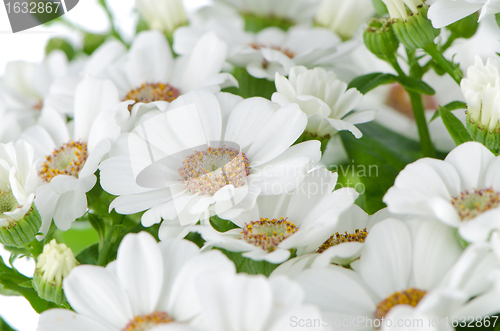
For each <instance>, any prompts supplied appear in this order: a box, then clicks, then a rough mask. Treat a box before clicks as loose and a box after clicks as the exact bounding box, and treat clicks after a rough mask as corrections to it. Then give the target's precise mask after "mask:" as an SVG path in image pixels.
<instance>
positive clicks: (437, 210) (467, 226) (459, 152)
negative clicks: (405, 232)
mask: <svg viewBox="0 0 500 331" xmlns="http://www.w3.org/2000/svg"><path fill="white" fill-rule="evenodd" d="M499 161H500V158H499V157H495V155H493V153H492V152H490V151H489V150H488V149H486V147H484V146H483V145H482V144H480V143H476V142H467V143H464V144H462V145H459V146H458V147H456V148H455V149H454V150H452V151H451V152H450V153H449V154H448V156H447V157H446V158H445V159H444V161H441V160H435V159H430V158H424V159H420V160H417V161H416V162H414V163H411V164H409V165H407V166H406V167H405V168H404V169H403V170H402V171H401V172H400V173H399V175H398V177H396V181H395V183H394V186H393V187H391V188H390V189H389V191H388V192H387V193H386V195H385V196H384V202H385V203H386V204H387V206H388V208H389V211H390V212H392V213H396V214H414V215H422V216H427V217H433V218H435V219H438V220H440V221H441V222H443V223H444V224H446V225H448V226H451V227H454V228H458V233H459V234H460V236H461V237H462V238H463V239H465V240H467V241H469V242H481V241H486V240H487V239H488V237H489V235H490V232H491V231H492V230H494V229H499V228H500V223H499V220H500V218H499V216H498V215H500V208H498V207H499V204H500V201H499V197H500V182H499V179H498V173H499V167H500V162H499Z"/></svg>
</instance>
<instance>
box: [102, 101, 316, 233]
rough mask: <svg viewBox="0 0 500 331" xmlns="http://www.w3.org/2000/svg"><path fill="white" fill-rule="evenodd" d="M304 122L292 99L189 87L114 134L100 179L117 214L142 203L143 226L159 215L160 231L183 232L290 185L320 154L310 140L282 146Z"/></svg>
mask: <svg viewBox="0 0 500 331" xmlns="http://www.w3.org/2000/svg"><path fill="white" fill-rule="evenodd" d="M306 121H307V119H306V116H305V115H304V114H303V113H302V112H301V111H300V109H298V107H297V106H296V105H289V106H286V107H281V108H280V107H279V106H278V105H276V104H274V103H272V102H270V101H268V100H266V99H263V98H250V99H246V100H243V99H242V98H241V97H238V96H235V95H231V94H228V93H217V94H215V95H214V94H212V93H210V92H207V91H195V92H190V93H188V94H186V95H183V96H181V97H179V98H177V99H176V100H175V101H173V102H172V103H171V104H170V105H169V107H168V109H167V111H166V112H165V113H162V114H160V115H157V116H155V117H153V118H151V119H149V120H147V121H145V122H143V123H142V124H141V125H140V126H138V127H136V128H135V129H134V130H133V131H132V133H130V134H123V135H122V137H121V138H120V139H118V140H117V142H116V144H115V146H114V148H113V150H112V151H111V152H110V158H109V159H107V160H106V161H104V162H103V163H102V164H101V166H100V169H101V185H102V187H103V188H104V189H105V190H106V191H107V192H109V193H111V194H114V195H119V197H118V198H117V199H115V200H114V201H113V202H112V204H111V206H110V207H111V208H115V210H116V211H117V212H118V213H121V214H133V213H137V212H140V211H143V210H147V211H146V213H144V215H143V216H142V224H143V225H144V226H151V225H153V224H154V223H158V222H160V221H161V220H162V219H163V220H164V221H163V223H162V227H161V228H160V236H161V237H162V238H166V237H169V236H180V237H183V236H184V235H186V234H187V233H188V232H189V227H190V226H192V225H194V224H196V222H198V220H200V219H202V220H207V219H208V216H209V211H210V210H211V211H212V212H215V213H216V214H218V215H220V216H221V217H223V218H230V217H236V216H237V215H238V214H240V213H242V212H244V211H246V210H249V209H250V208H252V207H253V206H254V204H255V201H256V199H257V197H258V196H259V195H276V194H281V193H283V192H289V191H292V190H293V189H295V188H296V187H297V186H298V185H299V184H300V181H301V180H302V179H303V177H304V175H305V174H306V173H307V171H308V170H310V169H311V168H312V167H313V166H314V165H315V164H316V163H317V162H318V160H319V159H320V151H319V142H318V141H310V142H306V143H303V144H299V145H295V146H292V147H290V146H291V145H292V144H293V143H294V142H295V140H296V139H297V138H298V137H299V136H300V135H301V133H302V131H303V130H304V128H305V125H306Z"/></svg>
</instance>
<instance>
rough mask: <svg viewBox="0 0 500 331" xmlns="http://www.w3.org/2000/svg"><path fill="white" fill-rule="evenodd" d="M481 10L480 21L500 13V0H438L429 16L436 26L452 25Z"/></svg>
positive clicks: (430, 9)
mask: <svg viewBox="0 0 500 331" xmlns="http://www.w3.org/2000/svg"><path fill="white" fill-rule="evenodd" d="M478 10H481V15H479V19H478V22H480V21H481V20H483V19H484V18H485V17H486V16H488V15H493V14H496V13H500V1H499V0H477V1H475V0H438V1H436V2H434V3H433V4H432V5H431V7H430V8H429V12H428V13H427V16H428V17H429V19H430V20H431V21H432V25H433V26H434V27H435V28H442V27H444V26H447V25H450V24H451V23H454V22H456V21H458V20H461V19H462V18H464V17H467V16H469V15H471V14H473V13H475V12H477V11H478Z"/></svg>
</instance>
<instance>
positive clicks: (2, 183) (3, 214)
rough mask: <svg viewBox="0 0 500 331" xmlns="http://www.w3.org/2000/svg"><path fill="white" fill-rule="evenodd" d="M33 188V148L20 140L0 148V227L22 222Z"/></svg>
mask: <svg viewBox="0 0 500 331" xmlns="http://www.w3.org/2000/svg"><path fill="white" fill-rule="evenodd" d="M36 188H37V171H36V168H35V165H34V162H33V147H32V146H31V145H30V144H28V143H27V142H26V141H24V140H18V141H16V142H15V143H12V142H11V143H7V144H0V227H8V226H9V225H13V224H15V223H16V222H17V221H20V220H21V219H23V218H24V216H25V215H26V213H27V212H28V211H29V210H30V208H31V205H32V204H33V200H34V198H35V191H36Z"/></svg>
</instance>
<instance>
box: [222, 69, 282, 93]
mask: <svg viewBox="0 0 500 331" xmlns="http://www.w3.org/2000/svg"><path fill="white" fill-rule="evenodd" d="M232 74H233V76H234V78H236V80H237V81H238V83H239V88H238V87H229V88H225V89H224V90H223V91H224V92H229V93H233V94H236V95H239V96H241V97H243V98H251V97H263V98H266V99H271V96H272V95H273V93H274V92H276V86H275V85H274V81H269V80H267V79H259V78H255V77H253V76H250V74H249V73H248V72H247V70H246V69H245V68H234V71H233V72H232Z"/></svg>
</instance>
